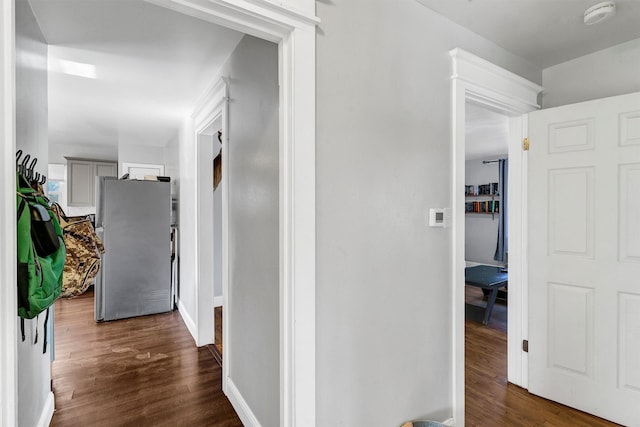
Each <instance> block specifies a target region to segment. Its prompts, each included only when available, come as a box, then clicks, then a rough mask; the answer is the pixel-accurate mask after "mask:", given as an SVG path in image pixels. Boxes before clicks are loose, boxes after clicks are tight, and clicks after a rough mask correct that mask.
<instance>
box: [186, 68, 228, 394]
mask: <svg viewBox="0 0 640 427" xmlns="http://www.w3.org/2000/svg"><path fill="white" fill-rule="evenodd" d="M228 99H229V85H228V84H227V81H226V80H225V79H224V78H223V77H218V78H217V79H216V80H214V84H213V85H212V86H210V88H209V89H208V90H207V91H206V92H205V93H204V95H203V96H202V98H201V100H200V101H199V102H198V104H197V107H196V108H195V109H194V112H193V114H192V115H191V118H192V119H193V125H194V127H193V129H194V141H195V150H194V155H195V159H194V165H195V178H196V179H195V180H194V186H195V193H196V195H197V196H196V200H195V202H196V230H198V232H197V233H196V234H195V239H196V242H195V244H196V246H197V248H198V250H197V251H196V254H195V255H196V256H195V258H196V259H195V267H196V289H195V301H196V314H195V319H194V321H195V331H194V332H195V340H196V345H197V346H199V347H200V346H203V345H207V344H213V343H214V336H215V322H214V316H213V308H214V301H215V297H214V295H215V294H214V286H215V284H214V270H213V268H214V266H213V257H214V250H213V245H212V242H213V241H214V238H216V236H215V235H214V230H213V223H212V222H211V219H212V218H213V184H212V177H213V161H212V160H213V143H210V144H207V146H205V144H203V143H202V142H201V141H200V136H201V135H202V134H203V132H205V130H206V129H207V128H208V127H209V126H211V125H212V124H214V123H215V122H216V121H217V120H220V122H221V128H222V134H223V136H224V138H223V143H222V144H223V147H222V148H223V150H224V149H225V148H226V141H227V132H228V131H227V129H228V117H229V115H228V111H229V110H228ZM225 157H226V156H223V165H222V170H223V173H224V172H225V171H226V166H227V165H226V162H227V159H226V158H225ZM223 181H224V182H221V186H222V188H221V191H222V236H221V237H222V282H223V283H222V289H223V290H222V293H223V298H224V297H225V295H226V289H227V286H228V284H227V283H226V278H227V272H228V266H227V260H228V248H227V246H226V242H227V239H228V237H227V235H228V231H229V230H228V228H227V225H228V224H227V222H226V219H227V209H228V205H227V200H228V199H227V194H228V193H227V191H228V190H229V187H228V185H227V184H228V183H227V180H223ZM223 305H224V304H223ZM223 316H225V317H227V316H228V310H226V312H225V311H223ZM225 320H227V319H225ZM225 320H223V322H222V324H223V325H226V327H228V321H225ZM224 335H225V334H224V333H223V340H224ZM226 335H228V334H226ZM223 347H225V346H224V344H223ZM225 348H226V347H225ZM227 365H228V364H227ZM225 369H226V368H225ZM226 371H227V372H228V369H226ZM226 380H227V375H224V374H223V377H222V381H223V390H225V391H226V386H225V385H226Z"/></svg>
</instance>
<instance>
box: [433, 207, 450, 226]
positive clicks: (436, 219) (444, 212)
mask: <svg viewBox="0 0 640 427" xmlns="http://www.w3.org/2000/svg"><path fill="white" fill-rule="evenodd" d="M448 226H449V209H447V208H430V209H429V227H448Z"/></svg>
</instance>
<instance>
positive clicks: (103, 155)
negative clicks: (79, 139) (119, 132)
mask: <svg viewBox="0 0 640 427" xmlns="http://www.w3.org/2000/svg"><path fill="white" fill-rule="evenodd" d="M65 157H76V158H79V159H92V160H108V161H111V162H115V161H117V160H118V147H117V146H115V145H114V146H106V145H95V144H49V163H56V164H65V165H66V164H67V160H66V159H65Z"/></svg>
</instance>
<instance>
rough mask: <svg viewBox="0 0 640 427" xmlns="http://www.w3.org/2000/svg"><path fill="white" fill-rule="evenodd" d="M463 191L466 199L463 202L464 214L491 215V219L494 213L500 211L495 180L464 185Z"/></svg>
mask: <svg viewBox="0 0 640 427" xmlns="http://www.w3.org/2000/svg"><path fill="white" fill-rule="evenodd" d="M464 193H465V194H464V195H465V200H466V201H465V204H464V211H465V214H467V215H491V218H492V219H493V218H495V214H497V213H499V212H500V194H499V192H498V183H497V182H491V183H489V184H480V185H465V189H464Z"/></svg>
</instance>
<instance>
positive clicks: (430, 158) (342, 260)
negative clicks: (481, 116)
mask: <svg viewBox="0 0 640 427" xmlns="http://www.w3.org/2000/svg"><path fill="white" fill-rule="evenodd" d="M317 14H318V16H319V17H320V18H321V20H322V21H321V23H320V25H319V29H318V33H317V34H318V36H317V48H318V49H317V95H316V96H317V133H316V135H317V139H316V155H317V160H316V165H317V290H316V309H317V320H316V322H317V327H316V331H317V342H316V344H317V361H316V362H317V366H316V378H317V390H316V399H317V405H316V411H317V425H318V426H332V427H341V426H342V427H351V426H370V427H377V426H379V427H389V426H396V425H401V424H402V422H403V421H406V420H410V419H421V418H431V419H436V420H444V419H446V418H448V417H450V416H451V415H452V414H451V407H452V399H451V384H452V362H451V342H452V328H451V321H450V319H451V298H452V293H451V289H450V273H449V270H450V263H451V256H450V253H451V244H450V240H451V230H450V229H438V228H427V227H426V226H425V212H426V210H427V209H428V208H429V207H445V206H450V205H451V201H450V193H451V190H450V185H451V179H450V177H451V169H450V165H451V146H450V140H451V136H450V76H451V59H450V57H449V54H448V51H449V50H450V49H453V48H455V47H461V48H463V49H466V50H468V51H470V52H472V53H475V54H476V55H479V56H481V57H483V58H485V59H487V60H489V61H491V62H493V63H495V64H497V65H500V66H502V67H504V68H507V69H509V70H511V71H514V72H516V73H518V74H520V75H523V76H524V77H526V78H528V79H530V80H532V81H534V82H537V83H540V81H541V70H540V69H539V68H537V67H535V66H533V65H531V64H528V63H527V62H525V61H524V60H522V59H520V58H517V57H515V56H513V55H512V54H510V53H508V52H506V51H505V50H503V49H502V48H500V47H499V46H497V45H495V44H492V43H490V42H488V41H486V40H484V39H482V38H480V37H479V36H477V35H475V34H473V33H472V32H470V31H468V30H466V29H464V28H462V27H460V26H458V25H456V24H453V23H452V22H451V21H448V20H446V19H444V18H442V17H441V16H439V15H437V14H435V13H434V12H432V11H431V10H429V9H427V8H426V7H424V6H422V5H420V4H419V3H418V2H416V1H415V0H397V1H388V0H349V1H321V2H317ZM460 191H462V189H461V190H460Z"/></svg>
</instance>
